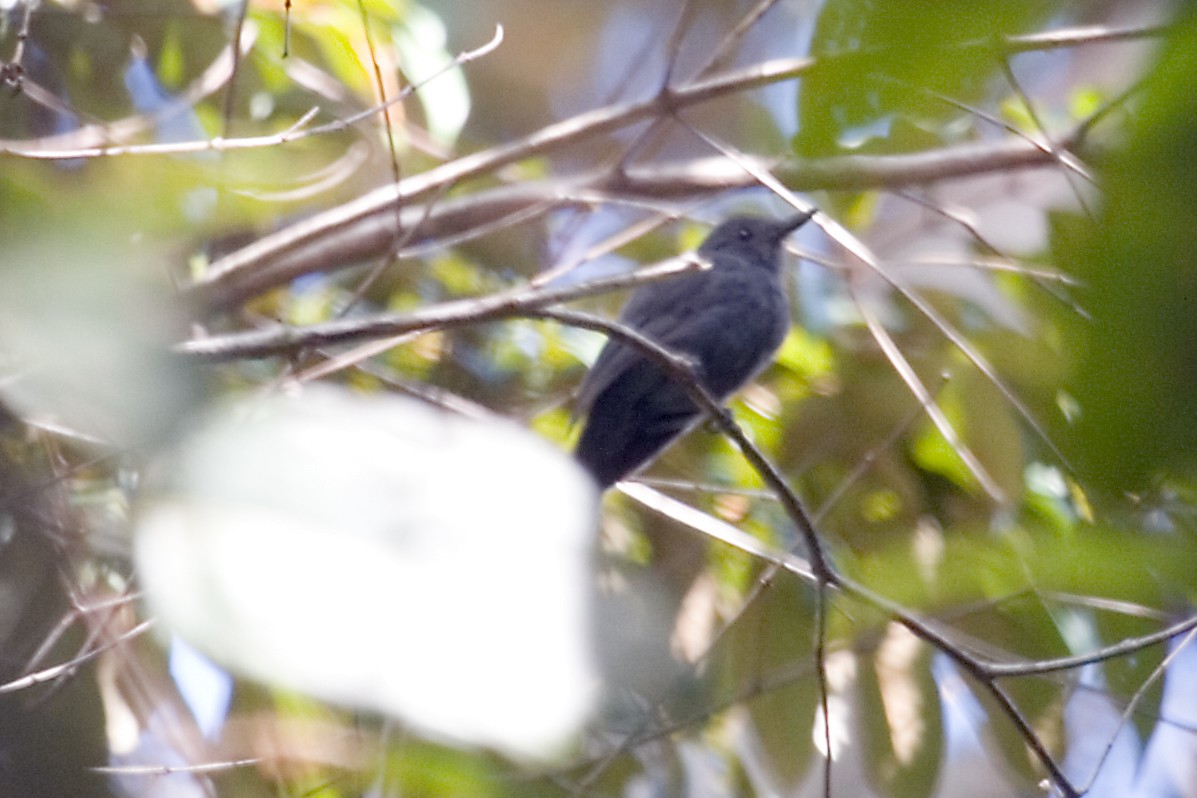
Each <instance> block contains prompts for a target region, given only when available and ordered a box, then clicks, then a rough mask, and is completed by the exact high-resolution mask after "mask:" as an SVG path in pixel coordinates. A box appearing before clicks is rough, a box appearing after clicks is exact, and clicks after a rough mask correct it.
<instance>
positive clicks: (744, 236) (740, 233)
mask: <svg viewBox="0 0 1197 798" xmlns="http://www.w3.org/2000/svg"><path fill="white" fill-rule="evenodd" d="M736 238H738V239H740V240H741V241H747V240H748V239H750V238H752V231H750V230H749V229H748V228H747V227H741V228H740V229H739V230H737V231H736Z"/></svg>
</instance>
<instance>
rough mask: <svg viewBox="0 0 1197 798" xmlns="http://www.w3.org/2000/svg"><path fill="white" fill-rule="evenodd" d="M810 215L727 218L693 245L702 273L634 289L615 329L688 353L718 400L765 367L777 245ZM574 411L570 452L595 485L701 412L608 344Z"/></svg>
mask: <svg viewBox="0 0 1197 798" xmlns="http://www.w3.org/2000/svg"><path fill="white" fill-rule="evenodd" d="M814 213H815V212H814V211H813V210H811V211H808V212H805V213H800V214H798V215H797V216H792V217H790V218H788V219H783V220H780V221H777V220H772V219H760V218H753V217H744V216H737V217H733V218H731V219H728V220H727V221H725V222H723V223H722V224H720V225H719V226H718V227H716V228H715V229H714V230H712V231H711V234H710V235H709V236H707V238H706V240H705V241H704V242H703V243H702V246H701V247H699V249H698V253H699V254H700V255H702V256H703V257H705V258H706V259H707V260H709V261H710V262H711V264H712V268H710V269H708V270H706V271H701V272H695V273H693V274H686V275H683V276H681V277H675V278H671V279H667V280H664V281H662V282H659V283H652V284H650V285H646V286H644V287H643V288H641V289H639V290H638V291H636V293H635V294H633V295H632V298H631V299H630V300H629V301H628V303H627V305H626V306H625V307H624V309H623V312H622V313H621V314H620V317H619V318H620V321H621V323H623V324H624V325H626V326H628V327H631V328H632V329H634V330H636V331H638V332H640V333H641V334H643V335H644V336H646V337H648V338H650V339H652V340H653V341H655V342H656V343H658V344H660V345H661V346H662V347H664V348H666V349H668V350H670V351H672V352H674V353H676V354H679V355H685V356H688V357H689V358H690V359H691V360H692V361H693V362H694V364H695V368H696V371H697V376H698V380H699V382H700V383H701V384H702V385H703V386H704V387H705V388H706V389H707V391H709V392H710V393H711V395H712V396H714V397H715V398H716V399H718V400H719V401H721V402H722V401H723V400H725V399H727V397H728V396H730V395H731V394H732V393H734V392H735V391H736V390H737V389H738V388H740V387H741V386H743V385H744V384H745V383H747V382H748V381H749V380H751V379H752V378H753V377H754V376H756V374H757V373H758V372H759V371H761V369H763V368H764V367H765V366H766V365H767V364H768V363H769V361H770V360H771V359H772V357H773V353H774V352H776V351H777V348H778V347H779V346H781V342H782V340H783V339H784V338H785V336H786V330H787V329H789V326H790V308H789V303H788V302H787V301H786V294H785V289H784V288H783V286H782V280H781V245H782V241H783V240H784V239H785V237H786V236H787V235H789V234H790V233H791V232H793V231H794V230H797V229H798V228H799V227H801V226H802V225H803V224H804V223H805V222H806V221H807V220H808V219H809V218H810V217H811V216H813V215H814ZM576 412H577V413H579V414H582V413H585V414H586V415H587V419H586V426H585V428H584V429H583V430H582V437H581V439H579V441H578V446H577V449H576V450H575V451H574V456H575V457H576V458H577V460H578V462H579V463H581V464H582V466H584V467H585V468H586V470H587V471H589V472H590V474H591V475H592V476H593V477H594V478H595V480H596V481H597V482H598V483H599V485H600V486H601V487H603V488H606V487H608V486H610V485H613V484H614V483H616V482H618V481H619V480H621V479H623V478H624V477H626V476H628V475H629V474H631V473H633V472H635V471H637V470H639V469H640V468H641V467H642V466H643V465H644V464H645V463H647V462H649V461H650V460H652V459H653V458H654V457H656V456H657V455H658V454H659V453H660V452H661V451H662V450H663V449H664V448H665V447H666V446H668V445H669V444H670V443H671V442H672V441H673V440H674V439H675V438H677V437H679V436H680V435H681V434H682V433H683V432H685V431H686V430H687V429H688V428H689V427H690V426H691V425H692V424H694V423H695V422H696V421H697V420H698V419H699V417H700V415H701V413H700V411H699V409H698V407H697V406H696V405H695V404H694V402H693V401H691V399H690V397H689V396H688V395H687V393H686V390H685V389H684V388H683V387H682V386H681V385H679V384H678V383H677V382H676V381H675V380H673V379H671V378H670V377H669V376H668V375H667V374H666V372H665V371H664V370H662V369H661V367H660V366H658V365H657V364H656V363H654V362H653V361H652V360H650V359H649V358H646V357H644V356H643V355H642V354H640V353H639V352H638V351H637V350H636V349H635V348H633V347H631V346H628V345H627V344H624V343H621V342H619V341H617V340H615V339H611V340H609V341H607V345H606V346H605V347H603V351H602V352H601V353H600V354H599V357H598V360H596V361H595V363H594V367H593V368H591V369H590V372H589V373H588V374H587V375H586V379H585V381H584V382H583V383H582V387H581V389H580V390H579V392H578V398H577V410H576Z"/></svg>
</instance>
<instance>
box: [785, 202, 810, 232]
mask: <svg viewBox="0 0 1197 798" xmlns="http://www.w3.org/2000/svg"><path fill="white" fill-rule="evenodd" d="M817 212H818V208H811V209H810V210H808V211H803V212H802V213H799V214H798V215H796V216H794V217H793V218H791V219H790V220H789V221H788V222H786V223H785V227H784V230H785V233H783V235H788V234H790V233H792V232H794V231H795V230H797V229H798V228H799V227H801V226H802V225H804V224H806V223H807V222H808V221H809V220H810V217H812V216H814V215H815V214H816V213H817Z"/></svg>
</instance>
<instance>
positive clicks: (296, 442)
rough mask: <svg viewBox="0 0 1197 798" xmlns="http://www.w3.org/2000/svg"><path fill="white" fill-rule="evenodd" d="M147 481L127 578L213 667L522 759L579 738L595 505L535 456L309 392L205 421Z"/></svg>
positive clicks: (550, 458) (532, 444)
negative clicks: (132, 572)
mask: <svg viewBox="0 0 1197 798" xmlns="http://www.w3.org/2000/svg"><path fill="white" fill-rule="evenodd" d="M167 468H168V471H169V473H168V474H167V475H166V476H165V477H164V480H163V481H164V482H165V485H164V487H163V488H161V489H160V490H157V491H151V492H150V494H149V496H148V498H147V501H146V503H145V505H144V507H143V508H142V512H141V515H140V521H139V523H138V529H137V539H136V554H137V559H138V564H139V567H140V573H141V576H142V580H143V583H144V585H145V588H146V591H147V596H148V600H149V601H150V603H151V605H152V607H153V608H154V609H155V610H156V611H157V612H158V613H159V615H160V616H161V618H162V620H163V621H165V623H166V624H168V625H169V626H170V627H173V629H174V630H176V631H177V632H178V633H179V634H181V635H182V636H184V637H186V638H187V639H188V640H189V641H190V642H191V643H193V644H194V645H196V646H197V647H198V648H199V649H201V650H202V651H204V652H206V653H207V654H209V655H210V656H212V657H213V658H214V659H215V660H217V661H218V662H222V663H224V664H226V665H228V666H229V667H230V668H232V669H234V670H236V671H239V672H241V673H242V674H245V675H248V676H250V677H253V678H256V679H259V680H261V681H264V682H267V683H271V684H276V685H280V686H285V687H289V688H292V689H296V690H299V691H302V692H305V693H308V694H310V695H313V696H316V697H319V698H323V699H326V700H331V701H335V702H339V703H344V704H349V705H352V706H357V707H365V708H370V709H375V710H379V711H382V712H387V713H391V714H394V715H397V716H399V717H400V718H402V719H404V720H405V721H407V722H409V723H411V724H413V725H414V726H416V727H419V728H421V729H423V730H424V731H426V732H429V733H432V734H434V735H438V736H444V737H447V738H449V739H451V740H455V741H460V742H465V743H470V744H478V745H486V746H492V747H495V748H499V749H501V750H504V751H507V752H510V753H516V754H521V755H542V754H547V753H551V750H552V748H553V747H554V746H556V745H558V744H560V743H561V742H562V741H563V740H564V739H565V738H566V737H567V736H568V735H570V734H571V733H572V732H574V731H575V730H576V729H577V728H578V726H579V724H580V723H581V722H582V720H583V719H584V717H585V715H586V713H587V712H588V710H589V707H590V702H591V698H592V695H593V692H594V690H595V687H596V680H595V678H594V675H593V673H592V670H593V665H592V662H591V658H590V653H589V649H590V618H589V610H590V596H589V586H590V585H591V584H592V582H593V580H592V576H591V573H590V568H591V557H590V555H591V548H592V542H593V535H594V527H595V522H596V515H597V508H598V497H597V495H596V491H595V488H594V487H593V486H592V484H591V482H590V480H589V478H588V477H587V476H586V475H585V474H584V473H583V472H582V471H581V470H580V469H579V468H578V467H577V466H576V465H575V464H574V462H573V461H572V459H571V458H569V457H567V456H566V455H565V454H564V453H562V452H560V451H559V450H557V449H555V448H554V447H553V446H551V445H549V444H548V443H547V442H545V441H544V440H542V439H540V438H538V437H536V436H535V435H533V434H532V433H530V432H528V431H527V430H524V429H522V428H519V427H517V426H514V425H512V424H509V423H506V422H502V421H479V420H475V419H467V418H464V417H461V416H455V415H450V414H448V413H444V412H441V411H439V410H436V409H434V408H432V407H430V406H427V405H425V404H423V403H421V402H418V401H416V400H413V399H406V398H400V397H379V396H373V397H370V396H359V395H354V394H351V393H349V392H344V391H339V390H335V389H331V388H308V389H306V390H305V391H304V392H303V393H302V394H300V395H298V396H295V397H281V396H275V397H270V398H266V399H262V400H258V401H246V402H243V403H242V404H240V405H237V406H234V407H231V408H228V409H226V410H225V411H223V412H221V413H218V414H216V415H215V416H214V417H213V418H212V419H210V420H209V421H208V422H207V423H206V424H205V425H204V426H203V427H202V428H201V429H200V430H198V431H197V432H196V433H195V434H194V435H193V436H192V437H191V438H190V440H188V441H187V442H186V443H185V445H184V446H183V447H182V448H181V451H180V453H179V455H178V456H177V457H176V458H175V460H174V461H173V462H172V463H170V464H168V466H167Z"/></svg>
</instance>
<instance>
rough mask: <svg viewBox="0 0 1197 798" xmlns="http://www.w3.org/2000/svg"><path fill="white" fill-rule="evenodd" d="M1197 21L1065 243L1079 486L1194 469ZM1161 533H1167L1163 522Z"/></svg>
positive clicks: (1181, 31)
mask: <svg viewBox="0 0 1197 798" xmlns="http://www.w3.org/2000/svg"><path fill="white" fill-rule="evenodd" d="M1194 68H1197V16H1194V14H1193V13H1192V11H1187V12H1186V13H1185V14H1184V15H1183V16H1182V19H1181V20H1179V21H1178V24H1177V26H1176V28H1175V29H1173V30H1172V31H1170V33H1169V35H1168V38H1167V39H1166V41H1165V43H1164V45H1163V49H1162V52H1161V54H1160V60H1159V63H1158V65H1157V66H1156V67H1155V69H1154V70H1153V71H1152V73H1151V74H1150V75H1149V76H1148V77H1147V79H1146V81H1145V82H1144V85H1143V88H1142V96H1141V98H1140V100H1139V112H1138V113H1137V114H1136V116H1135V119H1134V120H1133V121H1132V122H1131V123H1130V125H1129V130H1128V132H1127V136H1128V137H1127V140H1126V142H1125V146H1124V147H1120V148H1119V149H1118V150H1117V151H1116V152H1114V153H1112V154H1111V156H1110V158H1109V160H1108V161H1107V162H1105V163H1103V165H1102V167H1103V174H1104V175H1105V177H1106V185H1107V192H1108V193H1107V202H1106V204H1105V206H1104V209H1103V213H1102V215H1101V217H1100V219H1099V223H1098V226H1097V234H1096V235H1092V236H1087V237H1085V238H1083V239H1081V240H1071V241H1069V242H1068V243H1069V244H1070V245H1071V246H1070V249H1069V250H1068V254H1069V255H1071V256H1072V257H1074V258H1075V259H1076V262H1077V263H1080V264H1084V269H1083V271H1082V274H1083V276H1084V277H1085V279H1086V280H1088V281H1089V282H1090V283H1091V285H1092V286H1093V296H1092V299H1091V301H1090V303H1089V306H1090V307H1091V309H1092V312H1093V315H1094V318H1095V320H1096V321H1097V324H1094V325H1091V326H1090V327H1089V328H1088V329H1085V330H1083V333H1084V336H1083V340H1084V347H1085V351H1086V355H1085V358H1084V362H1083V365H1082V367H1081V370H1080V372H1079V373H1078V376H1077V379H1076V393H1077V398H1078V400H1079V401H1080V403H1081V407H1082V411H1081V412H1082V416H1081V422H1080V429H1081V431H1082V433H1083V435H1082V437H1081V438H1080V441H1079V442H1080V446H1081V449H1082V453H1083V455H1084V458H1085V461H1084V462H1085V466H1086V476H1087V477H1088V478H1089V479H1092V480H1093V481H1094V482H1095V483H1096V484H1099V485H1101V486H1102V487H1103V488H1106V489H1113V490H1127V491H1136V492H1140V491H1149V490H1152V489H1154V488H1156V487H1158V482H1157V480H1158V479H1159V478H1160V477H1161V476H1163V475H1164V474H1167V473H1173V474H1184V475H1185V476H1188V475H1191V474H1193V473H1194V468H1195V466H1197V458H1195V457H1194V452H1197V414H1194V413H1193V408H1194V397H1197V269H1195V268H1194V253H1197V228H1194V224H1193V214H1194V209H1195V208H1197V179H1194V178H1192V177H1191V176H1192V175H1194V174H1197V122H1195V121H1194V120H1195V119H1197V102H1195V100H1194V98H1193V95H1192V93H1191V92H1188V91H1186V90H1185V87H1184V84H1185V77H1184V76H1185V75H1187V74H1191V71H1192V70H1193V69H1194ZM1161 523H1163V525H1164V526H1165V527H1168V526H1171V525H1172V524H1171V523H1169V522H1166V521H1164V519H1161Z"/></svg>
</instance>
